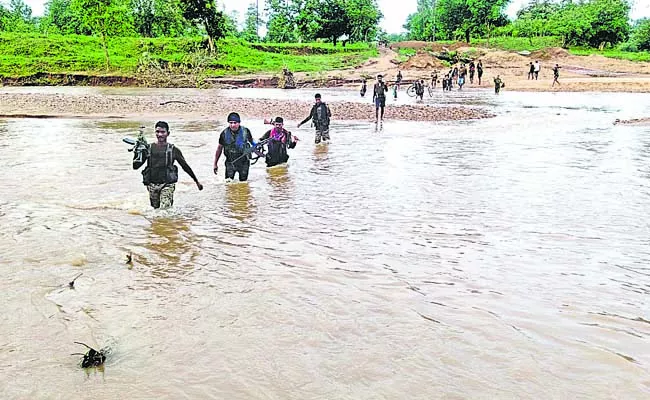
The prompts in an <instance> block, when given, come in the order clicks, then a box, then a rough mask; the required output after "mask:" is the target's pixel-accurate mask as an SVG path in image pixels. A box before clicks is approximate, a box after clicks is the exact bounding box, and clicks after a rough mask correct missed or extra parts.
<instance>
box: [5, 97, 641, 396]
mask: <svg viewBox="0 0 650 400" xmlns="http://www.w3.org/2000/svg"><path fill="white" fill-rule="evenodd" d="M2 90H3V91H10V92H16V91H36V92H43V93H48V92H51V91H60V92H62V93H71V94H75V93H85V92H88V93H105V94H111V93H120V94H125V93H126V94H128V93H134V94H146V93H149V94H151V95H156V94H159V93H170V94H187V95H189V96H192V95H196V96H200V95H201V92H200V91H194V90H175V89H169V90H142V89H92V88H91V89H88V88H3V89H2ZM322 93H323V98H324V100H325V101H333V102H335V101H336V100H354V99H357V100H358V101H361V100H359V99H358V95H357V93H356V92H351V91H335V90H323V91H322ZM223 94H224V95H225V96H248V97H251V98H254V97H267V98H277V99H281V98H285V97H295V96H298V97H309V96H312V94H313V93H312V92H311V91H301V90H297V91H289V92H286V91H280V90H244V89H242V90H234V91H224V92H223ZM405 97H406V96H405V95H404V94H403V93H401V97H400V99H399V102H400V103H408V102H412V101H413V100H412V99H409V98H405ZM251 101H253V100H251ZM364 101H368V99H366V100H364ZM391 101H392V100H389V102H388V103H389V106H390V103H391ZM425 102H428V103H431V104H454V105H455V104H463V105H468V106H478V107H484V108H488V109H489V110H491V111H493V112H494V113H496V114H497V116H496V117H495V118H491V119H485V120H477V121H471V122H445V123H423V122H415V121H414V122H396V121H386V122H385V123H384V124H383V126H381V127H377V126H376V125H375V124H374V123H371V122H364V121H355V122H349V121H345V117H344V115H345V111H344V110H336V109H335V107H333V112H334V114H335V118H334V121H333V123H332V126H331V136H332V141H331V143H329V144H327V145H318V146H316V145H314V143H313V130H312V129H310V128H308V127H303V128H301V129H297V128H295V125H296V123H297V121H287V124H286V125H287V127H288V128H289V129H290V130H292V131H293V133H294V134H295V135H297V136H298V137H299V138H300V139H301V141H300V142H299V144H298V146H297V147H296V148H295V149H294V150H290V157H291V158H290V160H289V163H288V166H286V167H279V168H272V169H266V168H265V167H264V166H263V163H262V162H260V163H258V164H256V165H254V166H252V167H251V173H250V178H249V182H248V183H226V182H225V181H224V177H223V175H222V172H223V169H224V167H223V165H220V172H219V175H216V176H215V175H214V174H213V173H212V159H213V156H214V151H215V149H216V144H217V138H218V135H217V132H218V131H220V130H221V129H223V128H224V127H225V124H224V123H223V122H224V121H206V120H191V119H188V118H184V119H183V120H170V121H168V122H169V123H170V126H171V131H172V133H171V135H170V137H169V141H170V142H172V143H175V144H176V145H177V146H178V147H179V148H180V149H181V150H182V152H183V154H184V156H185V158H186V160H187V161H188V163H189V164H190V166H191V167H192V168H193V169H194V171H195V173H196V174H197V176H198V178H199V180H200V181H201V182H202V183H203V184H204V186H205V189H204V190H203V191H198V190H197V189H196V186H195V185H194V184H193V183H192V181H191V179H190V178H189V177H188V176H187V175H186V174H184V172H183V171H182V170H181V171H180V182H179V183H178V184H177V187H176V194H175V205H174V207H173V208H172V209H171V210H164V211H160V210H152V209H151V208H150V207H149V205H148V195H147V192H146V189H145V187H144V186H143V185H142V183H141V175H140V173H139V171H133V170H132V168H131V157H132V154H131V153H129V152H127V149H128V145H126V144H125V143H123V142H122V138H123V137H125V136H131V137H133V136H135V134H136V133H137V128H138V126H139V125H140V124H143V123H144V124H146V125H147V126H148V129H149V131H148V134H149V138H150V140H153V124H154V123H155V122H156V121H155V119H152V120H147V121H142V120H90V119H5V120H0V160H1V161H2V165H3V167H4V168H3V173H4V177H3V181H2V185H0V238H1V239H2V240H0V273H1V274H2V277H3V278H2V280H0V291H1V292H2V293H3V295H2V297H1V298H2V300H1V302H0V305H1V306H2V310H3V312H2V315H0V321H1V323H0V377H2V378H0V393H2V396H1V397H2V398H11V399H37V398H39V399H40V398H47V399H50V398H72V397H78V398H88V399H100V398H106V399H109V398H111V399H113V398H130V399H140V398H142V399H145V398H168V399H178V398H192V399H197V398H216V399H355V400H356V399H438V398H439V399H497V398H498V399H569V398H576V399H647V398H649V397H650V311H649V310H650V246H649V245H650V228H649V223H650V218H649V217H648V211H649V210H650V206H649V205H648V203H649V201H650V127H648V126H646V127H640V126H636V127H635V126H620V125H613V124H612V123H613V121H614V120H615V119H616V118H621V119H623V118H634V117H639V116H648V115H650V98H648V96H647V95H641V94H625V93H619V94H611V93H607V94H602V93H517V92H507V91H506V92H503V93H502V94H501V95H500V96H495V95H494V94H493V93H491V92H490V91H487V90H486V91H469V90H468V91H466V92H464V93H457V92H452V93H449V94H445V95H443V93H436V94H435V97H434V98H433V99H431V98H425ZM269 112H270V115H269V116H273V115H272V114H273V112H272V110H269ZM307 113H308V110H305V115H306V114H307ZM243 125H245V126H248V127H249V128H250V129H251V130H252V132H253V135H254V136H255V137H260V136H261V135H262V134H263V133H264V130H265V127H264V125H263V124H262V121H261V120H250V121H247V120H244V121H243ZM221 163H223V161H222V162H221ZM127 254H132V257H133V263H132V264H127V263H126V262H125V261H126V255H127ZM80 273H82V275H81V276H80V277H79V278H78V279H77V280H76V282H75V288H74V289H70V288H69V287H68V282H69V281H70V280H71V279H72V278H74V277H75V276H76V275H78V274H80ZM75 341H79V342H84V343H87V344H89V345H91V346H93V347H95V348H97V349H99V348H105V349H106V350H107V353H108V358H107V361H106V364H105V366H104V367H103V368H100V369H91V370H88V371H84V370H83V369H81V368H80V367H79V365H78V362H79V360H80V358H81V357H80V356H71V355H70V354H71V353H78V352H85V349H84V348H83V346H80V345H77V344H74V342H75Z"/></svg>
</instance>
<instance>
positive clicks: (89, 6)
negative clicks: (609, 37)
mask: <svg viewBox="0 0 650 400" xmlns="http://www.w3.org/2000/svg"><path fill="white" fill-rule="evenodd" d="M70 9H71V11H72V12H73V13H75V14H76V15H77V16H78V18H79V20H80V21H81V23H82V27H83V28H84V29H87V30H88V31H90V32H92V34H94V35H99V36H100V37H101V39H102V47H103V48H104V56H105V58H106V69H108V68H110V66H111V60H110V56H109V54H108V41H107V37H109V36H131V35H133V34H134V33H135V31H134V30H133V20H132V14H131V9H130V7H129V5H128V2H127V1H125V0H71V2H70Z"/></svg>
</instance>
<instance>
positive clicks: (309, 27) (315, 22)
mask: <svg viewBox="0 0 650 400" xmlns="http://www.w3.org/2000/svg"><path fill="white" fill-rule="evenodd" d="M321 8H322V6H321V3H320V1H319V0H293V1H292V2H291V12H292V14H293V16H294V22H295V26H296V34H297V35H298V39H299V40H300V41H310V40H314V39H316V37H317V35H318V32H320V30H321V28H322V27H321V22H322V21H321V15H320V14H321Z"/></svg>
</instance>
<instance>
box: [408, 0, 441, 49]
mask: <svg viewBox="0 0 650 400" xmlns="http://www.w3.org/2000/svg"><path fill="white" fill-rule="evenodd" d="M435 3H436V2H435V0H418V6H417V10H416V12H415V13H413V14H411V15H409V16H408V17H407V19H406V23H405V24H404V29H406V30H407V32H408V36H409V38H410V39H412V40H427V41H434V40H436V28H437V27H436V21H438V22H439V19H438V18H437V15H436V9H435Z"/></svg>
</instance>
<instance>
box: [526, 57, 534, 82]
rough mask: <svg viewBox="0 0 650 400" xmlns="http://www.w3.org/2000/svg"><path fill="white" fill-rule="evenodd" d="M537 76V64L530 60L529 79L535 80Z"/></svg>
mask: <svg viewBox="0 0 650 400" xmlns="http://www.w3.org/2000/svg"><path fill="white" fill-rule="evenodd" d="M534 78H535V66H534V65H533V62H532V61H531V62H530V66H529V68H528V80H533V79H534Z"/></svg>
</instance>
